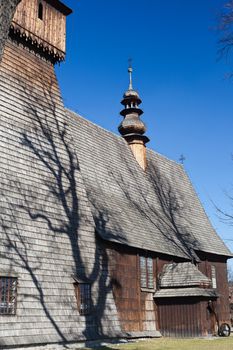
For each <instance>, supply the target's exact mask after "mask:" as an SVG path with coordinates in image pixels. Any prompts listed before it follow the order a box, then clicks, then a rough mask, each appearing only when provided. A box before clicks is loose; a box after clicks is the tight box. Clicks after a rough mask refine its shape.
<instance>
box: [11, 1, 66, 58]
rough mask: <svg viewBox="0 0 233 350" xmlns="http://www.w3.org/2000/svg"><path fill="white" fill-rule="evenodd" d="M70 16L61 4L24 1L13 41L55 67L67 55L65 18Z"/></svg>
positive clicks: (18, 12)
mask: <svg viewBox="0 0 233 350" xmlns="http://www.w3.org/2000/svg"><path fill="white" fill-rule="evenodd" d="M71 12H72V11H71V9H69V8H68V7H67V6H66V5H64V4H63V3H62V2H60V1H59V0H30V1H28V0H22V1H21V2H20V4H19V5H18V7H17V9H16V12H15V15H14V18H13V21H12V24H11V27H10V38H11V39H12V40H14V41H16V42H18V43H20V44H23V45H25V46H26V47H28V48H29V49H30V50H31V51H34V52H35V53H36V54H39V55H41V56H42V57H44V58H46V59H48V60H50V61H51V62H53V63H56V62H60V61H62V60H64V58H65V51H66V16H68V15H69V14H70V13H71Z"/></svg>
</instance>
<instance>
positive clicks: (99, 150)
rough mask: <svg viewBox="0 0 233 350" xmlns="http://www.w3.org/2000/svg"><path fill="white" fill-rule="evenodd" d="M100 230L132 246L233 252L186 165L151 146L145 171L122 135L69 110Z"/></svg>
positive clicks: (186, 253)
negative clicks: (213, 222)
mask: <svg viewBox="0 0 233 350" xmlns="http://www.w3.org/2000/svg"><path fill="white" fill-rule="evenodd" d="M67 118H68V122H69V124H70V128H71V132H72V134H73V136H74V147H75V148H76V149H77V150H78V155H79V164H80V169H81V173H82V176H83V180H84V183H85V186H86V190H87V195H88V199H89V201H90V204H91V209H92V214H93V217H94V220H95V225H96V230H97V232H98V234H99V235H100V236H101V237H102V238H103V239H104V240H107V241H112V242H117V243H120V244H124V245H127V246H131V247H136V248H141V249H146V250H149V251H153V252H160V253H164V254H169V255H175V256H179V257H184V258H188V259H192V258H196V256H195V251H204V252H209V253H213V254H220V255H224V256H229V257H230V256H231V253H230V251H229V250H228V248H227V247H226V246H225V244H224V243H223V242H222V240H221V239H220V238H219V236H218V235H217V234H216V232H215V230H214V229H213V227H212V226H211V224H210V222H209V220H208V217H207V216H206V214H205V212H204V209H203V208H202V205H201V203H200V201H199V199H198V197H197V195H196V193H195V191H194V189H193V187H192V185H191V182H190V180H189V178H188V176H187V174H186V173H185V171H184V169H183V167H182V166H181V165H180V164H177V163H176V162H174V161H171V160H169V159H167V158H165V157H164V156H162V155H160V154H158V153H156V152H154V151H152V150H147V158H148V168H147V171H146V172H144V171H143V170H142V169H141V167H140V166H139V165H138V163H137V162H136V160H135V158H134V157H133V155H132V153H131V151H130V149H129V147H128V145H127V143H126V142H125V140H124V139H122V138H121V137H118V136H116V135H115V134H113V133H111V132H109V131H107V130H104V129H103V128H100V127H99V126H97V125H95V124H93V123H91V122H90V121H87V120H85V119H84V118H82V117H80V116H79V115H77V114H75V113H73V112H71V111H68V110H67Z"/></svg>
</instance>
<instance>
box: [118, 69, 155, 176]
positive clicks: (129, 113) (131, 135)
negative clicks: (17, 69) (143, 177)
mask: <svg viewBox="0 0 233 350" xmlns="http://www.w3.org/2000/svg"><path fill="white" fill-rule="evenodd" d="M132 72H133V69H132V67H131V66H130V67H129V69H128V73H129V88H128V90H127V91H126V92H125V93H124V96H123V100H122V101H121V104H122V105H123V106H124V109H123V110H122V111H121V112H120V114H121V115H122V116H123V117H124V119H123V121H122V122H121V124H120V125H119V127H118V130H119V132H120V134H121V135H122V136H123V137H124V139H125V140H126V141H127V143H128V145H129V147H130V148H131V151H132V152H133V155H134V157H135V158H136V160H137V162H138V164H139V165H140V166H141V168H142V169H143V170H146V143H147V142H149V139H148V137H147V136H145V135H144V133H145V132H146V126H145V124H144V123H143V121H142V120H141V119H140V116H141V115H142V114H143V111H142V110H141V109H140V107H139V105H140V104H141V103H142V101H141V99H140V97H139V94H138V93H137V91H135V90H134V89H133V83H132Z"/></svg>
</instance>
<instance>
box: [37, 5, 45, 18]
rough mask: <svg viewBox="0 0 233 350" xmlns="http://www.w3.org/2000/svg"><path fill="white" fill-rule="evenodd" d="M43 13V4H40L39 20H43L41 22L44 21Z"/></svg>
mask: <svg viewBox="0 0 233 350" xmlns="http://www.w3.org/2000/svg"><path fill="white" fill-rule="evenodd" d="M43 12H44V8H43V5H42V3H41V2H40V3H39V6H38V18H39V19H41V21H43Z"/></svg>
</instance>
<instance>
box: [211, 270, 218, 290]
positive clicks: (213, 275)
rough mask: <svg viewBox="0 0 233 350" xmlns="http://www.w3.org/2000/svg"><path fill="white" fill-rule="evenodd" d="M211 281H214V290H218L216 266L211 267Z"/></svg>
mask: <svg viewBox="0 0 233 350" xmlns="http://www.w3.org/2000/svg"><path fill="white" fill-rule="evenodd" d="M211 280H212V288H214V289H216V288H217V279H216V268H215V266H211Z"/></svg>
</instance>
